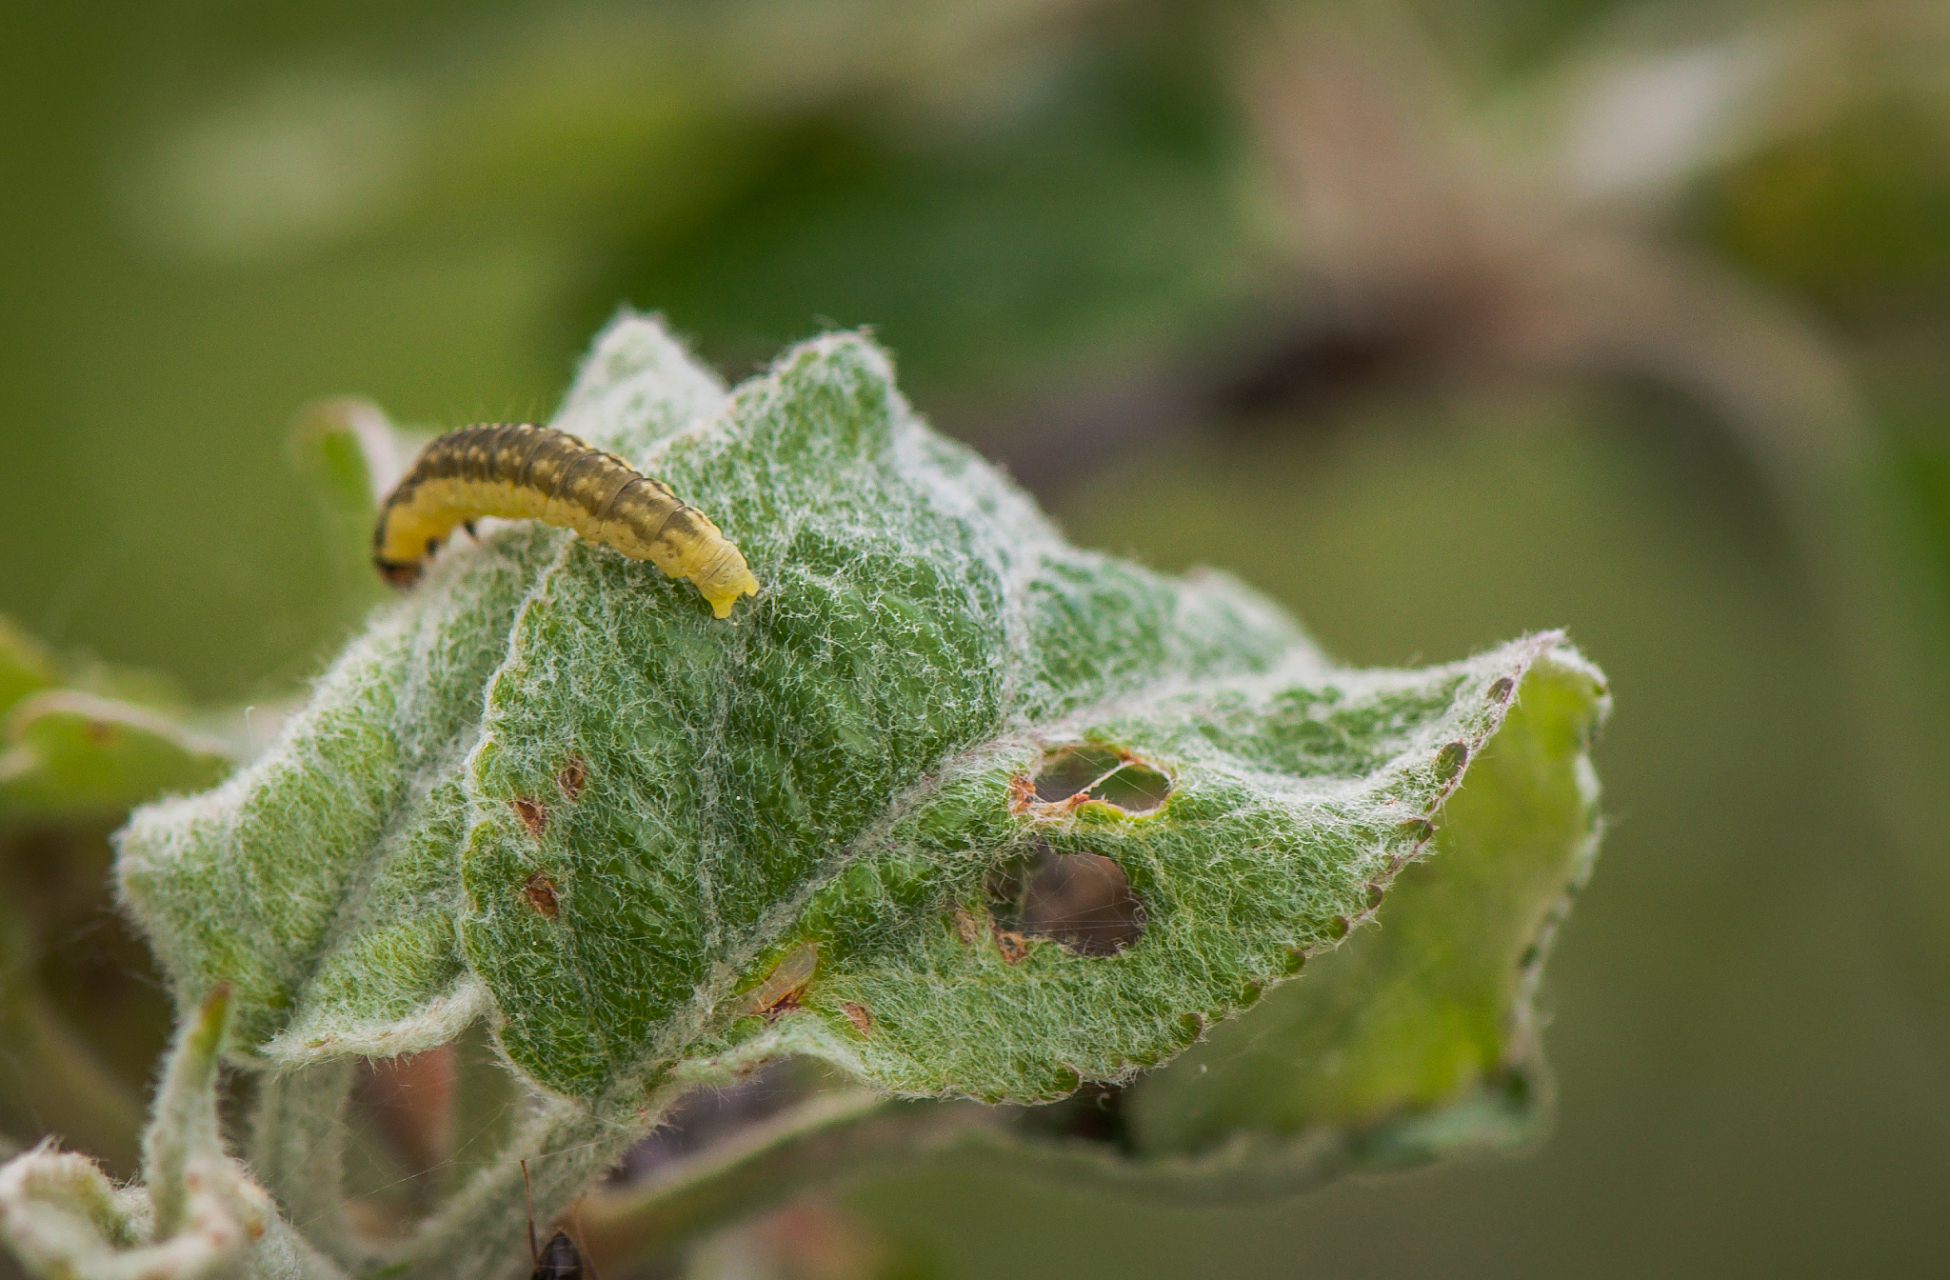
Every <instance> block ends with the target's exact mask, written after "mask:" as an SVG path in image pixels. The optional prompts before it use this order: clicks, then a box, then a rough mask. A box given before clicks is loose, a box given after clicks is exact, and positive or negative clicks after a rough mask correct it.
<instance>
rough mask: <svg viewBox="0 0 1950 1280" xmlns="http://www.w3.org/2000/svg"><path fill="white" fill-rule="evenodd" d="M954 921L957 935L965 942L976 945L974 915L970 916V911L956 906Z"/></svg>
mask: <svg viewBox="0 0 1950 1280" xmlns="http://www.w3.org/2000/svg"><path fill="white" fill-rule="evenodd" d="M953 922H954V926H955V936H956V937H958V938H960V939H961V940H962V941H963V942H965V943H967V944H968V945H969V946H971V947H972V946H974V945H975V920H974V917H972V916H970V915H969V914H968V912H966V911H964V910H962V909H961V908H960V907H956V908H955V914H954V917H953Z"/></svg>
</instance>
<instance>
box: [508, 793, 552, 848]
mask: <svg viewBox="0 0 1950 1280" xmlns="http://www.w3.org/2000/svg"><path fill="white" fill-rule="evenodd" d="M508 807H509V808H511V809H513V810H514V811H515V817H517V818H520V819H521V825H522V826H524V827H527V828H528V834H529V835H531V836H534V837H535V838H536V839H537V840H540V839H541V838H542V832H543V831H544V830H546V829H547V827H548V807H547V806H546V805H544V804H543V803H542V802H541V801H539V800H529V799H525V798H524V799H519V800H510V801H508Z"/></svg>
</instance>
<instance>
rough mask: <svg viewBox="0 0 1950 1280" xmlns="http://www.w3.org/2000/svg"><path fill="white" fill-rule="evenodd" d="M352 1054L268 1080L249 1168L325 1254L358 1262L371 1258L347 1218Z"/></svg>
mask: <svg viewBox="0 0 1950 1280" xmlns="http://www.w3.org/2000/svg"><path fill="white" fill-rule="evenodd" d="M352 1074H353V1065H352V1061H351V1060H350V1059H341V1060H339V1061H336V1062H325V1063H320V1064H318V1065H315V1066H309V1067H300V1068H298V1069H296V1070H291V1071H281V1072H277V1073H275V1074H272V1075H267V1076H265V1077H264V1078H263V1080H262V1082H261V1083H260V1084H259V1086H258V1094H257V1107H256V1110H255V1111H254V1113H253V1114H252V1117H251V1168H252V1169H253V1170H254V1171H255V1172H256V1173H257V1176H258V1177H259V1178H260V1179H262V1181H263V1183H264V1186H265V1189H266V1190H268V1191H269V1192H270V1193H271V1195H272V1197H273V1198H275V1199H276V1200H277V1202H278V1206H279V1209H280V1211H281V1212H282V1214H283V1216H284V1220H285V1221H286V1222H288V1223H290V1224H291V1227H292V1229H293V1230H295V1231H297V1232H298V1233H300V1234H301V1235H303V1236H304V1237H305V1239H306V1240H308V1241H309V1242H310V1243H311V1244H312V1245H313V1247H315V1248H317V1249H318V1250H319V1251H320V1252H322V1253H324V1254H325V1255H326V1256H328V1257H330V1258H332V1259H334V1260H335V1261H337V1262H338V1263H340V1264H341V1265H343V1266H345V1267H348V1268H351V1267H357V1266H359V1265H360V1264H361V1263H363V1262H365V1261H367V1260H368V1259H369V1258H370V1257H371V1253H372V1251H371V1250H370V1249H369V1248H367V1247H365V1246H364V1245H363V1244H362V1243H361V1241H360V1240H359V1238H358V1236H357V1235H356V1234H355V1233H354V1232H353V1231H352V1229H351V1226H350V1224H349V1223H347V1221H346V1218H345V1194H344V1187H345V1135H346V1124H347V1120H346V1111H347V1107H348V1104H349V1102H350V1099H351V1095H352Z"/></svg>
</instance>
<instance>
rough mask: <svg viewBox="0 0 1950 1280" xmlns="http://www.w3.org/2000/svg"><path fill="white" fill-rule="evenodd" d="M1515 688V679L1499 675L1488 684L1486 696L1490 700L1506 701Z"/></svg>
mask: <svg viewBox="0 0 1950 1280" xmlns="http://www.w3.org/2000/svg"><path fill="white" fill-rule="evenodd" d="M1516 688H1517V682H1516V681H1515V680H1512V679H1511V678H1510V677H1509V676H1501V677H1499V678H1498V679H1497V680H1496V681H1495V682H1493V683H1492V684H1491V685H1490V687H1489V692H1488V695H1487V696H1488V697H1489V700H1490V701H1491V702H1508V701H1509V700H1510V695H1511V694H1512V693H1514V692H1516Z"/></svg>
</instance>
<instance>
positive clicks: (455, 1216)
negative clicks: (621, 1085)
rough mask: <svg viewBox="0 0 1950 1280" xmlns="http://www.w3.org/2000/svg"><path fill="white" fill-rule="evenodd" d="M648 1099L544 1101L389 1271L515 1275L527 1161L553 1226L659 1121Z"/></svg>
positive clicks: (522, 1250) (540, 1215)
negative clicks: (590, 1102) (512, 1268)
mask: <svg viewBox="0 0 1950 1280" xmlns="http://www.w3.org/2000/svg"><path fill="white" fill-rule="evenodd" d="M641 1099H642V1095H641V1094H640V1093H634V1092H630V1091H626V1092H625V1093H624V1094H622V1095H621V1096H619V1097H618V1098H616V1099H605V1100H603V1101H602V1102H599V1103H597V1104H595V1105H593V1106H591V1105H588V1104H584V1103H579V1102H572V1101H565V1100H563V1099H559V1098H547V1099H544V1100H543V1101H542V1102H541V1103H540V1105H539V1106H537V1108H536V1109H535V1111H534V1113H533V1114H532V1115H530V1116H529V1117H528V1118H527V1119H526V1120H525V1121H523V1122H522V1124H521V1125H520V1126H519V1127H518V1128H517V1129H516V1131H515V1133H514V1135H513V1136H512V1137H511V1138H510V1139H509V1140H508V1145H507V1147H506V1148H504V1149H503V1151H502V1152H501V1154H500V1156H499V1157H498V1158H497V1159H496V1160H494V1161H492V1162H490V1163H487V1164H484V1165H482V1166H481V1167H480V1168H479V1169H477V1170H476V1171H475V1172H474V1174H473V1176H472V1177H471V1178H469V1179H468V1181H467V1182H466V1183H465V1184H463V1185H462V1187H461V1189H460V1190H459V1191H458V1192H456V1193H455V1194H454V1195H453V1197H452V1198H450V1199H449V1200H448V1201H447V1202H446V1203H445V1204H443V1205H442V1206H441V1207H440V1208H439V1209H438V1210H437V1211H436V1212H435V1213H434V1214H433V1215H432V1216H430V1217H429V1218H427V1219H426V1220H425V1221H424V1222H423V1223H422V1224H421V1225H420V1227H419V1229H418V1230H417V1231H415V1232H414V1234H413V1236H412V1237H411V1238H410V1239H409V1240H407V1241H406V1243H405V1244H404V1245H403V1246H401V1247H400V1248H399V1249H398V1250H397V1251H394V1252H392V1253H391V1254H390V1255H389V1256H388V1258H387V1265H386V1271H387V1272H388V1273H392V1272H395V1271H397V1272H403V1273H406V1274H410V1275H412V1276H413V1277H414V1280H480V1278H481V1277H486V1276H493V1275H497V1274H500V1273H502V1272H505V1271H507V1270H508V1269H509V1268H510V1266H511V1265H512V1264H513V1262H514V1260H515V1259H516V1257H518V1256H526V1249H527V1246H526V1240H527V1228H528V1209H527V1199H526V1197H525V1196H524V1191H523V1185H522V1176H521V1164H520V1161H521V1160H523V1159H526V1160H527V1162H528V1170H529V1174H530V1178H531V1182H532V1186H533V1197H534V1205H535V1213H536V1215H537V1220H538V1221H543V1222H547V1221H552V1220H553V1219H554V1218H555V1217H556V1216H557V1215H558V1214H560V1213H561V1211H562V1210H563V1209H564V1208H565V1207H566V1206H567V1205H568V1204H569V1203H570V1202H571V1201H572V1200H573V1199H574V1198H575V1197H576V1196H577V1195H578V1194H580V1193H581V1192H582V1191H583V1190H584V1189H585V1188H586V1187H587V1186H588V1185H589V1183H590V1182H592V1181H594V1180H595V1178H596V1177H597V1176H598V1175H600V1174H601V1173H602V1171H603V1170H605V1169H607V1168H608V1167H609V1166H610V1165H612V1164H614V1163H615V1162H616V1161H617V1160H618V1159H619V1158H621V1156H622V1154H623V1153H624V1152H625V1151H627V1150H628V1149H629V1147H630V1145H631V1144H632V1143H634V1142H635V1141H636V1140H637V1139H638V1138H639V1137H640V1136H642V1134H643V1133H644V1131H645V1130H647V1129H648V1128H649V1127H650V1125H651V1124H653V1123H655V1121H656V1118H657V1116H658V1114H660V1112H661V1108H660V1107H657V1106H655V1105H652V1106H648V1107H646V1106H645V1105H644V1104H643V1102H642V1100H641ZM669 1100H670V1098H669V1097H668V1096H666V1097H663V1098H661V1099H652V1102H653V1104H654V1103H655V1102H658V1101H662V1102H665V1103H666V1104H667V1102H668V1101H669Z"/></svg>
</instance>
